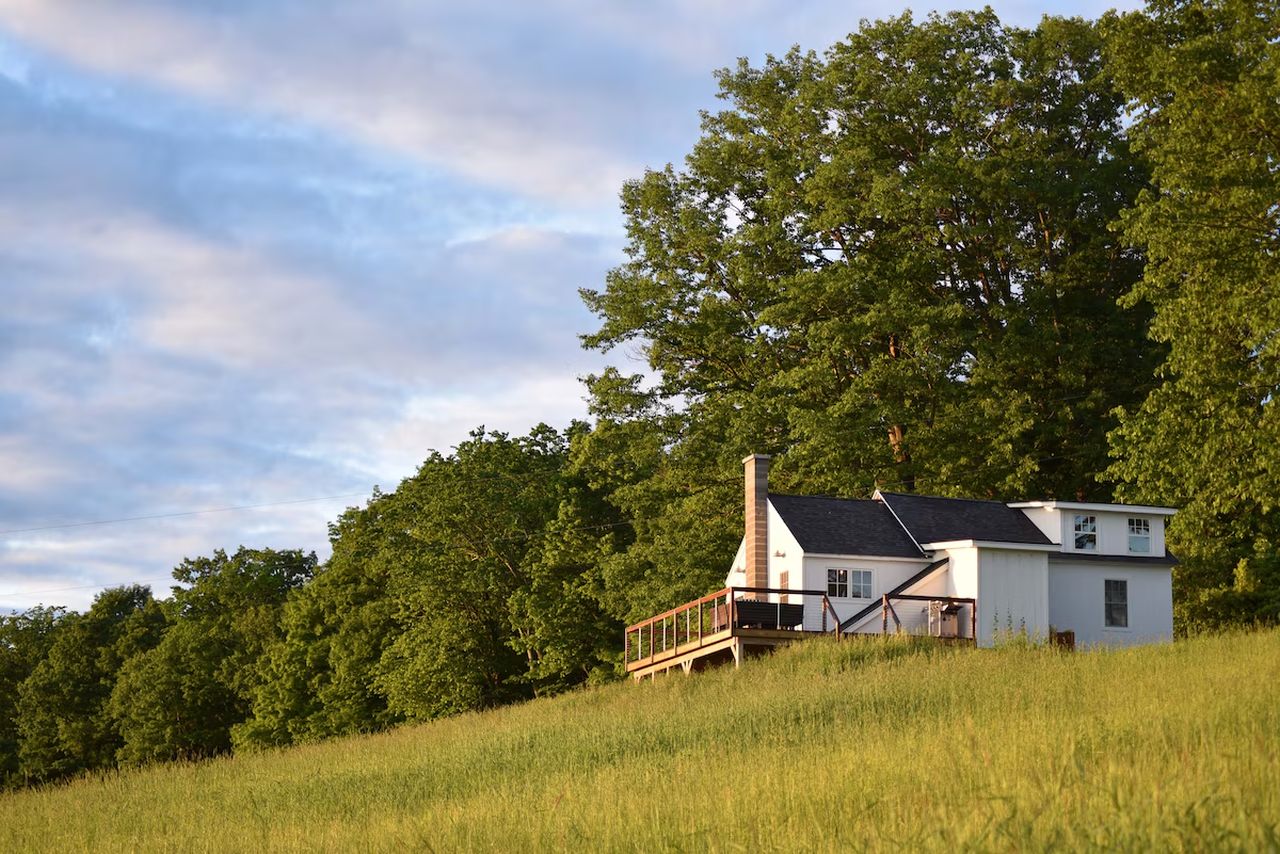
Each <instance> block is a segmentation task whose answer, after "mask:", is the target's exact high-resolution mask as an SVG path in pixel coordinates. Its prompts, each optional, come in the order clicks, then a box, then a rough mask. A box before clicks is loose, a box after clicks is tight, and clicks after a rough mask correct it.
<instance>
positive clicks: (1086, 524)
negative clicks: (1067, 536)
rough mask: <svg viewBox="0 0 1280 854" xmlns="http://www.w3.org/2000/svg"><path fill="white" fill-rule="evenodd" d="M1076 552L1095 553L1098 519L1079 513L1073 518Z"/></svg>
mask: <svg viewBox="0 0 1280 854" xmlns="http://www.w3.org/2000/svg"><path fill="white" fill-rule="evenodd" d="M1075 535H1076V537H1075V544H1076V550H1077V551H1082V552H1095V551H1097V550H1098V517H1097V516H1085V515H1082V514H1080V513H1077V514H1076V517H1075Z"/></svg>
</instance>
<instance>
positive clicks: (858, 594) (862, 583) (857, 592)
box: [849, 569, 871, 599]
mask: <svg viewBox="0 0 1280 854" xmlns="http://www.w3.org/2000/svg"><path fill="white" fill-rule="evenodd" d="M849 584H850V587H849V594H850V595H851V596H853V598H854V599H870V598H871V570H869V569H855V570H853V572H852V574H851V575H850V576H849Z"/></svg>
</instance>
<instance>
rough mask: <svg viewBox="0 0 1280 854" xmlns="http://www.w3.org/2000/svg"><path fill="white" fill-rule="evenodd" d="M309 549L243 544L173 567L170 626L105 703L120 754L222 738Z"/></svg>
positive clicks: (302, 573) (197, 751)
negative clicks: (230, 552)
mask: <svg viewBox="0 0 1280 854" xmlns="http://www.w3.org/2000/svg"><path fill="white" fill-rule="evenodd" d="M315 566H316V557H315V554H314V553H313V554H304V553H303V552H301V551H296V550H294V551H275V550H273V549H247V548H244V547H241V548H240V549H238V550H237V551H236V553H235V554H233V555H227V553H226V552H225V551H223V550H221V549H219V550H218V551H216V552H215V553H214V554H213V556H212V557H199V558H194V559H192V558H188V559H186V560H184V561H183V562H182V563H181V564H180V565H179V566H178V567H177V568H176V569H174V571H173V575H174V578H175V579H176V580H177V581H179V582H180V583H182V584H184V585H186V586H183V587H175V588H173V599H172V602H171V604H170V607H169V613H170V619H171V621H172V626H171V628H170V629H169V630H168V632H167V633H166V634H165V636H164V639H163V640H162V641H161V642H160V643H159V644H158V645H157V646H156V647H155V648H154V649H151V650H149V651H146V652H143V653H142V654H140V655H138V656H136V657H134V658H133V659H131V660H129V661H128V662H127V663H126V664H125V665H124V668H123V670H122V671H121V673H120V678H119V681H118V682H117V684H116V686H115V691H114V693H113V695H112V697H111V702H110V710H111V713H112V714H113V715H114V716H115V718H116V719H117V720H118V725H119V731H120V733H121V735H122V736H123V739H124V743H123V745H122V746H121V747H120V749H119V752H118V755H119V759H120V760H121V761H122V762H127V763H141V762H149V761H156V760H163V759H172V758H178V757H195V756H207V755H211V754H215V753H220V752H224V751H226V750H228V749H230V747H231V729H232V727H233V726H235V725H236V724H239V723H241V722H243V721H244V720H245V719H246V718H248V717H249V715H250V712H251V709H252V700H253V696H254V693H255V691H256V690H257V689H258V688H259V687H260V685H261V675H260V670H259V667H258V662H259V660H260V659H261V658H262V656H263V655H264V653H265V652H266V651H267V649H268V648H269V647H270V646H271V645H272V644H273V643H274V642H275V641H276V640H277V639H278V638H279V636H280V632H279V621H280V611H281V608H282V606H283V604H284V601H285V598H286V597H287V596H288V594H289V592H290V591H292V590H294V589H296V588H298V587H300V586H301V585H302V584H303V583H304V582H306V581H307V580H308V579H309V578H310V577H311V576H312V575H313V573H314V571H315Z"/></svg>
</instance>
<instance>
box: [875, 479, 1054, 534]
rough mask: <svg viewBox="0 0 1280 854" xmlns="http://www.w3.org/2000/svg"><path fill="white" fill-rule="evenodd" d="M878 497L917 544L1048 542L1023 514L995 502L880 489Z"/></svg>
mask: <svg viewBox="0 0 1280 854" xmlns="http://www.w3.org/2000/svg"><path fill="white" fill-rule="evenodd" d="M880 497H881V498H883V499H884V502H885V503H886V504H888V505H889V508H890V509H892V510H893V514H894V515H895V516H897V517H898V520H899V521H900V522H902V524H903V526H904V527H905V528H906V529H907V530H908V531H910V532H911V536H912V537H914V538H915V540H916V542H918V543H940V542H946V541H947V540H988V541H991V542H997V543H1035V544H1037V545H1051V544H1052V541H1051V540H1050V539H1049V538H1048V537H1046V536H1045V535H1044V533H1043V532H1042V531H1041V530H1040V529H1039V528H1037V527H1036V526H1035V523H1034V522H1032V521H1031V520H1030V519H1028V518H1027V517H1026V514H1024V513H1023V512H1022V511H1021V510H1015V509H1014V508H1012V507H1009V506H1007V505H1004V504H1001V503H1000V502H999V501H978V500H976V499H972V498H935V497H933V496H930V495H904V494H902V493H899V492H882V493H880Z"/></svg>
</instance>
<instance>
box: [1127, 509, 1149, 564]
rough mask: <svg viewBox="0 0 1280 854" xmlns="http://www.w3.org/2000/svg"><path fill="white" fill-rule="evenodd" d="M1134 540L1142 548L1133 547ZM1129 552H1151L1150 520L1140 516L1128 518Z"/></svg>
mask: <svg viewBox="0 0 1280 854" xmlns="http://www.w3.org/2000/svg"><path fill="white" fill-rule="evenodd" d="M1135 542H1137V543H1140V544H1141V545H1142V548H1134V544H1135ZM1129 553H1130V554H1135V555H1145V554H1151V520H1150V519H1146V518H1143V517H1140V516H1132V517H1130V518H1129Z"/></svg>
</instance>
